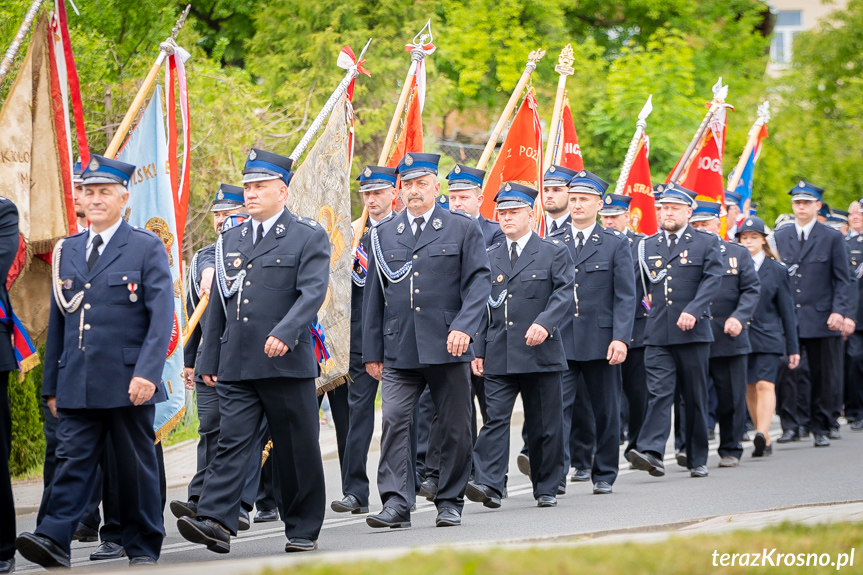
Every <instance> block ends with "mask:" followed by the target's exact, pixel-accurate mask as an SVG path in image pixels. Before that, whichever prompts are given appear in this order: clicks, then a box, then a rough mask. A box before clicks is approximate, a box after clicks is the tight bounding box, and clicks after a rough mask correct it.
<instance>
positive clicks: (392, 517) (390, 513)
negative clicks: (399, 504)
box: [366, 507, 411, 529]
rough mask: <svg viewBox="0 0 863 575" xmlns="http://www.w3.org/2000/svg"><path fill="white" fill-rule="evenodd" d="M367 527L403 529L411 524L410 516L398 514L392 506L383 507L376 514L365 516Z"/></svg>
mask: <svg viewBox="0 0 863 575" xmlns="http://www.w3.org/2000/svg"><path fill="white" fill-rule="evenodd" d="M366 523H367V524H368V526H369V527H389V528H390V529H404V528H407V527H410V526H411V516H410V515H408V516H407V517H405V516H404V515H401V514H399V513H398V512H397V511H396V510H395V509H393V508H392V507H384V508H383V510H382V511H381V512H380V513H378V514H377V515H369V516H368V517H366Z"/></svg>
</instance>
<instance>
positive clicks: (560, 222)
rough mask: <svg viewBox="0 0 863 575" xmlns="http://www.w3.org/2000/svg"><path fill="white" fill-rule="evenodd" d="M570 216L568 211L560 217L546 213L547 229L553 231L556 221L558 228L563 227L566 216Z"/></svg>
mask: <svg viewBox="0 0 863 575" xmlns="http://www.w3.org/2000/svg"><path fill="white" fill-rule="evenodd" d="M568 217H569V214H567V213H564V214H563V215H562V216H560V217H559V218H552V217H551V216H549V215H548V214H546V215H545V229H546V231H548V232H551V226H552V224H554V223H557V227H558V228H561V227H563V222H565V221H566V218H568Z"/></svg>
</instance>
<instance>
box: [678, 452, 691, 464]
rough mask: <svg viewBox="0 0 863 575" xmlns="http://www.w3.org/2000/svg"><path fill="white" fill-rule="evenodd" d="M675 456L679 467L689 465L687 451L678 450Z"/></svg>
mask: <svg viewBox="0 0 863 575" xmlns="http://www.w3.org/2000/svg"><path fill="white" fill-rule="evenodd" d="M674 458H675V459H676V460H677V465H678V466H679V467H689V466H688V465H687V459H686V452H685V451H678V452H677V453H675V454H674Z"/></svg>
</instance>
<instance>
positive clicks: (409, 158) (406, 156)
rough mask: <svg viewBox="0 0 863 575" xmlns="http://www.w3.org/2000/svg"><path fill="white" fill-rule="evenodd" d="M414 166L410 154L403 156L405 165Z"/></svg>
mask: <svg viewBox="0 0 863 575" xmlns="http://www.w3.org/2000/svg"><path fill="white" fill-rule="evenodd" d="M413 164H414V158H413V156H411V155H410V154H406V155H405V165H406V166H412V165H413Z"/></svg>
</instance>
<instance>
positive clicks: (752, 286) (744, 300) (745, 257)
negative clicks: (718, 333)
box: [731, 249, 761, 327]
mask: <svg viewBox="0 0 863 575" xmlns="http://www.w3.org/2000/svg"><path fill="white" fill-rule="evenodd" d="M739 251H740V255H739V256H738V258H739V261H740V266H739V267H740V283H739V289H740V298H739V299H738V300H737V308H735V310H734V312H732V314H731V317H733V318H735V319H736V320H737V321H739V322H740V323H741V324H742V325H743V326H744V327H745V326H746V323H747V322H748V321H749V320H750V319H752V316H753V314H755V308H757V307H758V298H759V297H760V294H761V280H759V279H758V272H757V271H755V262H753V261H752V256H750V255H749V250H746V249H743V250H739Z"/></svg>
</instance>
